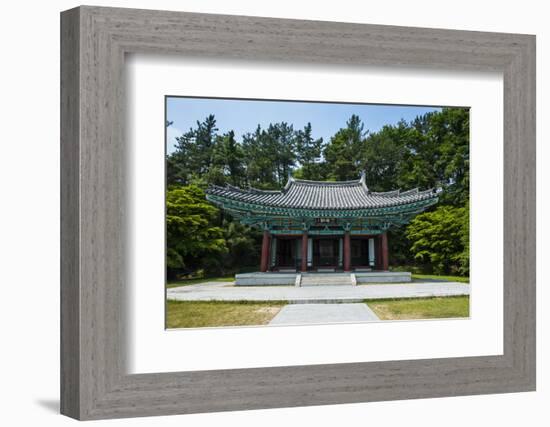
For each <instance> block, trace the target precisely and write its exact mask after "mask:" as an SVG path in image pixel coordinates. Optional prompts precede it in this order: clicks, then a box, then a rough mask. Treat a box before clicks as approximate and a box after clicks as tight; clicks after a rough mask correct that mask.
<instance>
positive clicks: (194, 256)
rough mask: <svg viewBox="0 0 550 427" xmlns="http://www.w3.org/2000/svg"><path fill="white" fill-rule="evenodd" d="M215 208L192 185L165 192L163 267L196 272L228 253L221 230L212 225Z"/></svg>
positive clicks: (216, 213) (215, 212) (216, 212)
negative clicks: (164, 264)
mask: <svg viewBox="0 0 550 427" xmlns="http://www.w3.org/2000/svg"><path fill="white" fill-rule="evenodd" d="M217 216H218V209H217V208H215V207H214V206H212V205H211V204H210V203H208V202H207V201H206V199H205V194H204V191H202V190H201V189H200V188H198V187H197V186H195V185H187V186H183V187H171V188H169V189H168V191H167V192H166V246H167V248H168V250H167V254H166V258H167V260H166V264H167V266H168V267H169V268H188V269H195V268H198V267H202V265H204V263H206V262H208V260H209V259H212V258H215V257H219V256H220V255H222V254H224V253H226V252H227V246H226V242H225V240H224V230H223V229H222V228H221V227H219V226H217V225H216V224H215V222H216V219H217Z"/></svg>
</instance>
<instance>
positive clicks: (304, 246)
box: [301, 230, 307, 271]
mask: <svg viewBox="0 0 550 427" xmlns="http://www.w3.org/2000/svg"><path fill="white" fill-rule="evenodd" d="M301 270H302V271H307V231H306V230H304V231H303V232H302V269H301Z"/></svg>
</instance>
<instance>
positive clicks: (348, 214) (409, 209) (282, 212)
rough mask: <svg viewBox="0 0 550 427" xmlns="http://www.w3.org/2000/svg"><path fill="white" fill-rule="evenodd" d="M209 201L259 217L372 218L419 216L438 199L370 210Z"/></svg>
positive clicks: (209, 196) (211, 198)
mask: <svg viewBox="0 0 550 427" xmlns="http://www.w3.org/2000/svg"><path fill="white" fill-rule="evenodd" d="M206 198H207V200H209V201H210V202H212V203H215V204H216V205H218V206H220V207H222V208H223V209H226V210H228V211H231V212H234V213H235V212H239V213H240V215H242V216H246V215H252V216H255V217H258V216H270V217H271V216H282V217H291V218H371V217H377V216H386V215H390V214H399V213H404V214H407V213H409V214H417V213H419V212H421V211H422V210H424V209H425V208H427V207H428V206H431V205H433V204H435V203H437V201H438V198H437V197H433V198H429V199H424V200H419V201H416V202H412V203H407V204H402V205H395V206H387V207H382V208H368V209H322V210H319V209H312V210H309V209H298V208H281V207H276V206H265V205H259V204H254V203H246V202H242V201H237V200H233V199H229V198H225V197H220V196H215V195H211V194H207V195H206Z"/></svg>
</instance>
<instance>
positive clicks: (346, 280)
mask: <svg viewBox="0 0 550 427" xmlns="http://www.w3.org/2000/svg"><path fill="white" fill-rule="evenodd" d="M331 285H348V286H350V285H352V281H351V276H350V275H349V274H330V275H329V274H303V275H302V280H301V286H331Z"/></svg>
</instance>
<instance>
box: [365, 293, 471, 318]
mask: <svg viewBox="0 0 550 427" xmlns="http://www.w3.org/2000/svg"><path fill="white" fill-rule="evenodd" d="M365 303H367V305H368V306H369V307H370V308H371V309H372V310H373V311H374V312H375V313H376V315H377V316H378V317H379V318H380V319H381V320H409V319H441V318H449V317H468V316H469V315H470V297H468V296H456V297H433V298H402V299H384V300H367V301H365Z"/></svg>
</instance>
